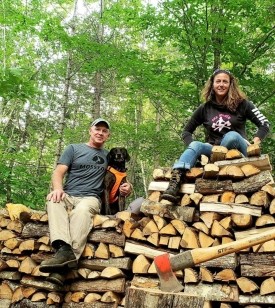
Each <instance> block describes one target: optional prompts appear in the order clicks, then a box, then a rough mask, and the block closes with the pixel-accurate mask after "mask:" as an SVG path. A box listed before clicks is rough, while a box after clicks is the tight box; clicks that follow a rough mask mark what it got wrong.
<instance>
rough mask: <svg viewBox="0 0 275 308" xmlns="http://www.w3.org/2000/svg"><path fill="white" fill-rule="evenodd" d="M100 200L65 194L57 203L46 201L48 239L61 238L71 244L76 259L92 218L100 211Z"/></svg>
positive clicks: (85, 238) (90, 227) (52, 240)
mask: <svg viewBox="0 0 275 308" xmlns="http://www.w3.org/2000/svg"><path fill="white" fill-rule="evenodd" d="M100 206H101V201H100V200H99V199H98V198H96V197H72V196H69V195H67V194H66V196H65V198H64V200H62V201H60V202H59V203H54V202H52V201H48V202H47V212H48V219H49V229H50V240H51V243H53V242H54V241H56V240H62V241H64V242H66V243H67V244H69V245H71V246H72V248H73V251H74V254H75V256H76V259H77V260H78V259H79V258H80V256H81V254H82V252H83V250H84V248H85V244H86V241H87V236H88V234H89V233H90V231H91V229H92V227H93V222H92V218H93V216H94V215H95V214H98V213H99V212H100Z"/></svg>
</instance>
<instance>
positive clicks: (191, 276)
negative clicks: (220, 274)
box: [183, 268, 199, 283]
mask: <svg viewBox="0 0 275 308" xmlns="http://www.w3.org/2000/svg"><path fill="white" fill-rule="evenodd" d="M183 281H184V283H197V282H199V275H198V273H197V271H196V270H195V269H193V268H185V269H184V280H183Z"/></svg>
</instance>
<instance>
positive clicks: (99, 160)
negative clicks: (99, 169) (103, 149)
mask: <svg viewBox="0 0 275 308" xmlns="http://www.w3.org/2000/svg"><path fill="white" fill-rule="evenodd" d="M92 161H93V162H95V163H96V164H97V165H102V164H104V162H105V161H104V159H103V158H102V157H100V156H98V155H95V156H94V157H93V158H92Z"/></svg>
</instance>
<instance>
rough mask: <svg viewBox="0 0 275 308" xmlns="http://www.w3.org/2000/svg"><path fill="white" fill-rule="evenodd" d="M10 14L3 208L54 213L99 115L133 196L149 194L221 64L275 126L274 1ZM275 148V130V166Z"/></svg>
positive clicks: (10, 0) (13, 0) (2, 108)
mask: <svg viewBox="0 0 275 308" xmlns="http://www.w3.org/2000/svg"><path fill="white" fill-rule="evenodd" d="M0 12H1V13H0V26H1V28H0V32H1V48H0V59H1V63H2V65H1V67H0V112H1V120H0V153H1V159H0V205H4V204H5V203H6V202H14V203H24V204H26V205H28V206H30V207H33V208H41V207H43V206H44V200H45V196H46V194H47V192H48V191H49V189H50V177H51V174H52V171H53V168H54V166H55V164H56V161H57V159H58V157H59V156H60V153H61V152H62V150H63V148H64V146H65V145H67V144H69V143H79V142H85V141H87V139H88V128H89V124H90V122H91V121H92V120H93V119H95V118H97V117H99V116H102V117H105V118H107V119H108V120H109V121H110V122H111V124H112V136H111V139H110V140H109V141H108V142H107V144H106V147H107V148H111V147H112V146H116V145H120V146H125V147H127V149H128V151H129V153H130V155H131V161H130V163H129V166H128V169H129V170H128V174H129V179H130V181H131V182H132V183H133V185H134V187H135V193H134V195H133V196H132V198H136V197H139V196H145V195H146V194H147V187H148V183H149V181H150V180H151V174H152V171H153V169H154V168H155V167H156V166H171V165H172V163H173V162H174V161H175V160H176V159H177V158H178V156H179V155H180V153H181V152H182V151H183V149H184V146H183V143H182V141H181V137H180V135H181V131H182V128H183V125H184V124H185V123H186V121H187V120H188V118H189V117H190V115H191V114H192V112H193V111H194V109H195V108H197V106H198V105H199V104H200V103H202V101H201V98H200V91H201V89H202V86H203V84H204V83H205V81H206V80H207V79H208V77H209V75H210V74H211V72H212V71H213V70H214V69H216V68H219V67H221V68H226V69H229V70H231V71H232V72H233V74H234V75H235V76H236V77H237V78H238V80H239V83H240V85H241V87H242V89H243V90H244V92H245V93H246V94H247V96H248V97H249V99H250V100H252V101H253V102H254V104H255V105H256V106H257V107H258V108H259V109H260V110H261V111H262V112H263V113H264V114H265V115H266V116H267V117H268V119H269V121H270V123H274V122H275V113H274V93H275V88H274V76H275V65H274V58H275V57H274V37H275V27H274V12H275V11H274V2H273V1H271V0H264V1H262V0H261V1H260V0H256V1H255V0H253V1H252V0H234V1H214V0H210V1H202V0H189V1H180V0H170V1H165V0H162V1H141V0H116V1H112V0H105V1H103V0H99V1H93V0H82V1H80V0H75V1H68V0H56V1H55V0H53V1H48V0H44V1H38V0H32V1H20V0H3V1H2V3H1V6H0ZM247 132H248V135H249V138H250V139H252V136H253V133H254V132H255V127H254V126H253V125H251V124H248V127H247ZM196 138H198V139H200V140H203V139H204V133H203V130H202V129H198V130H197V131H196ZM274 147H275V133H274V131H273V132H271V134H270V135H269V136H268V137H267V138H266V139H265V140H264V142H263V144H262V152H264V153H268V154H269V155H270V158H271V163H272V164H273V166H274V161H275V157H274Z"/></svg>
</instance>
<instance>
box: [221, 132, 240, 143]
mask: <svg viewBox="0 0 275 308" xmlns="http://www.w3.org/2000/svg"><path fill="white" fill-rule="evenodd" d="M239 138H242V136H241V135H240V134H239V133H237V132H234V131H231V132H228V133H227V134H225V135H224V137H223V140H226V141H227V142H231V141H236V140H238V139H239Z"/></svg>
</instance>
